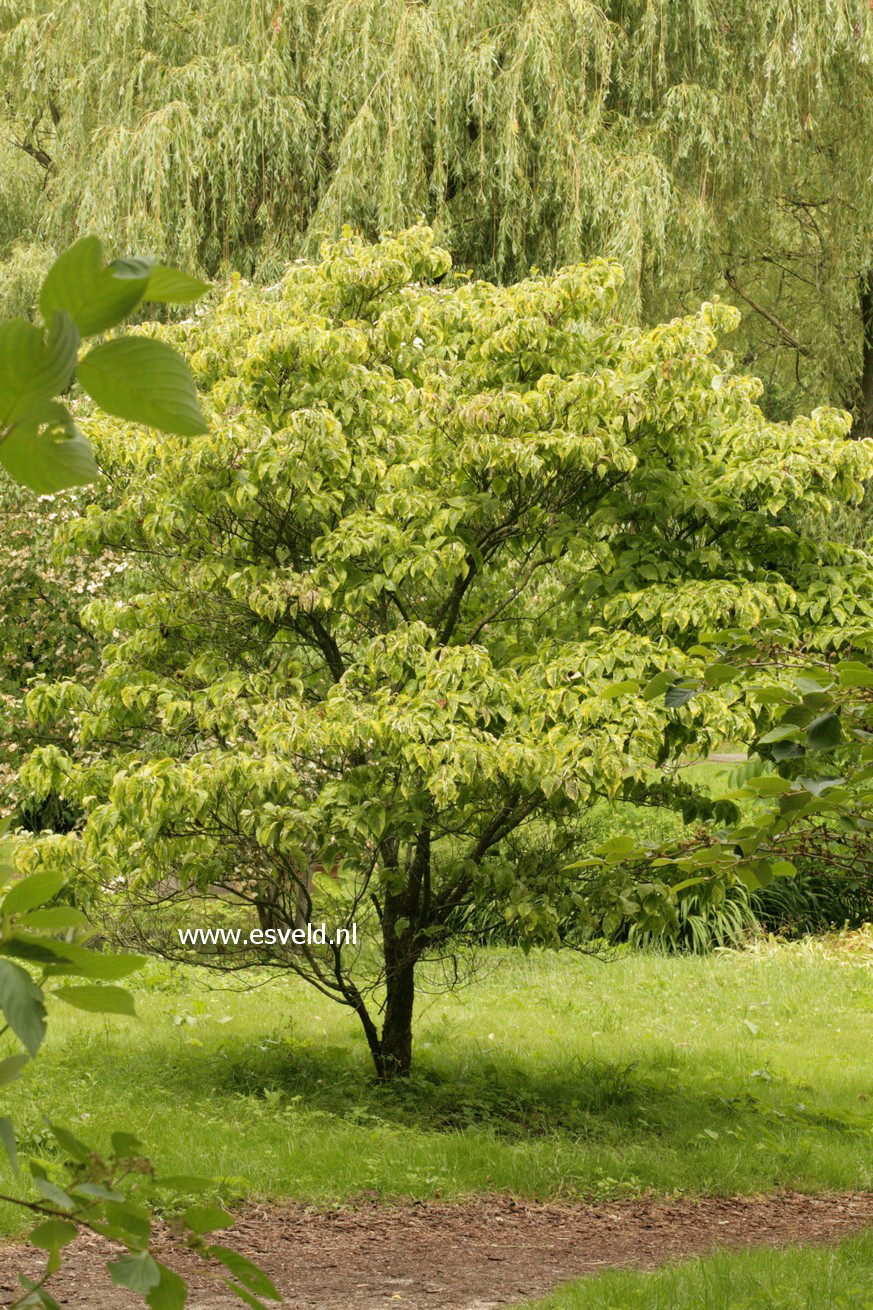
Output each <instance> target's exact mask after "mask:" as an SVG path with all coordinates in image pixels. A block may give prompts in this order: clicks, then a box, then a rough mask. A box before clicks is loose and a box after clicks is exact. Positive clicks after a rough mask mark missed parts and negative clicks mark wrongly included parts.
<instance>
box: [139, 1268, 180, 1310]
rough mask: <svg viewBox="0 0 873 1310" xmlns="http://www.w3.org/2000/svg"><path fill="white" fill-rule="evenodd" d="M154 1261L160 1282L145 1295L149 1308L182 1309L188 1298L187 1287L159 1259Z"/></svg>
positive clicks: (154, 1309) (157, 1309)
mask: <svg viewBox="0 0 873 1310" xmlns="http://www.w3.org/2000/svg"><path fill="white" fill-rule="evenodd" d="M155 1263H156V1264H157V1267H158V1270H159V1272H160V1282H159V1283H158V1285H157V1287H153V1288H152V1290H151V1291H150V1292H149V1293H148V1295H147V1296H146V1301H147V1302H148V1304H149V1305H150V1306H151V1310H183V1307H184V1305H185V1302H186V1301H187V1299H188V1289H187V1287H186V1286H185V1282H184V1280H183V1279H181V1278H180V1277H179V1275H178V1274H174V1273H173V1271H172V1269H168V1268H167V1266H166V1265H162V1264H161V1263H160V1261H157V1260H156V1261H155Z"/></svg>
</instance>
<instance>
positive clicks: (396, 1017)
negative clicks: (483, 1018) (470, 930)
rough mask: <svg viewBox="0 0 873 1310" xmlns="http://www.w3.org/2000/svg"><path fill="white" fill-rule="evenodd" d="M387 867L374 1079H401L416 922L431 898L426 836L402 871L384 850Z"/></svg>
mask: <svg viewBox="0 0 873 1310" xmlns="http://www.w3.org/2000/svg"><path fill="white" fill-rule="evenodd" d="M386 855H387V857H388V859H387V861H386V863H388V867H389V868H391V869H392V870H393V871H394V873H395V875H396V881H395V882H394V885H393V886H391V887H388V888H387V889H386V892H385V900H384V904H383V911H382V949H383V952H384V957H385V1022H384V1023H383V1025H382V1036H381V1038H380V1041H379V1047H380V1057H379V1059H378V1060H377V1061H376V1068H377V1072H378V1074H379V1077H380V1078H382V1079H384V1080H385V1081H388V1080H389V1079H391V1078H405V1077H407V1076H408V1074H409V1067H410V1065H411V1063H412V1011H413V1007H414V1005H415V966H416V964H417V963H418V960H419V957H420V955H421V941H420V939H419V936H418V930H419V927H420V920H421V918H422V915H426V908H423V906H422V898H424V901H425V902H427V900H428V897H429V894H430V832H429V830H425V831H423V832H420V833H419V834H418V837H417V838H416V840H415V844H414V846H413V848H412V850H411V852H410V855H411V859H408V861H407V864H406V867H405V870H404V871H401V869H400V866H399V864H398V862H397V852H396V849H395V848H390V847H389V848H387V850H386Z"/></svg>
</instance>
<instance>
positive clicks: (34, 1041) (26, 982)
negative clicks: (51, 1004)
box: [0, 960, 45, 1055]
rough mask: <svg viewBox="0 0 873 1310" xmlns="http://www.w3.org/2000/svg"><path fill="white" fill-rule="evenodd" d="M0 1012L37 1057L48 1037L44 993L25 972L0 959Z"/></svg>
mask: <svg viewBox="0 0 873 1310" xmlns="http://www.w3.org/2000/svg"><path fill="white" fill-rule="evenodd" d="M0 1010H2V1011H3V1015H4V1017H5V1019H6V1022H7V1023H8V1024H9V1027H10V1028H11V1029H12V1031H13V1032H14V1033H15V1035H16V1037H17V1038H18V1039H19V1041H20V1042H21V1044H22V1045H23V1046H24V1047H25V1048H26V1049H27V1050H28V1051H30V1054H31V1055H36V1053H37V1051H38V1050H39V1048H40V1046H41V1044H42V1039H43V1038H44V1037H45V1002H44V1000H43V994H42V992H41V991H40V989H39V988H38V987H37V985H36V983H35V982H34V981H33V979H32V978H31V976H30V974H29V973H28V972H27V970H26V969H22V967H21V965H20V964H13V963H12V962H11V960H0Z"/></svg>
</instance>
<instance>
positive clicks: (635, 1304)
mask: <svg viewBox="0 0 873 1310" xmlns="http://www.w3.org/2000/svg"><path fill="white" fill-rule="evenodd" d="M871 1307H873V1237H870V1236H864V1237H857V1238H853V1239H851V1240H849V1241H847V1242H843V1243H841V1244H840V1245H839V1246H836V1247H833V1248H829V1247H807V1248H800V1247H795V1248H791V1249H789V1250H787V1251H768V1250H753V1251H743V1252H740V1253H730V1254H729V1253H723V1254H719V1255H715V1256H711V1257H710V1258H709V1259H706V1260H694V1261H691V1262H689V1263H687V1264H681V1265H676V1266H673V1267H670V1268H666V1269H659V1270H658V1271H657V1272H656V1273H653V1274H645V1273H637V1272H633V1273H624V1272H622V1273H619V1272H611V1273H606V1274H600V1275H598V1276H597V1277H595V1278H589V1279H585V1280H584V1281H583V1282H579V1283H574V1284H573V1285H572V1286H569V1287H565V1288H562V1289H561V1290H560V1291H558V1292H556V1293H554V1295H552V1296H548V1297H546V1298H545V1300H542V1301H528V1302H526V1303H525V1307H524V1310H680V1308H687V1310H692V1308H693V1310H871Z"/></svg>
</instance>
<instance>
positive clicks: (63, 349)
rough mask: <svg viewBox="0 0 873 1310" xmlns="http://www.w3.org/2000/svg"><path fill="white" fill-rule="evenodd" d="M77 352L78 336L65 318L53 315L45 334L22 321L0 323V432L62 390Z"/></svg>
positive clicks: (37, 408)
mask: <svg viewBox="0 0 873 1310" xmlns="http://www.w3.org/2000/svg"><path fill="white" fill-rule="evenodd" d="M78 349H79V334H78V332H77V331H76V328H75V325H74V323H73V321H72V319H70V318H69V317H68V316H67V315H66V314H55V315H54V317H53V318H52V322H51V327H50V328H49V330H48V331H44V330H43V329H42V328H39V327H35V326H34V324H33V323H27V322H25V320H24V319H23V318H13V319H11V320H10V321H9V322H8V323H0V429H2V428H6V427H11V426H12V425H13V424H14V423H16V422H17V421H18V420H19V419H21V418H24V417H25V416H27V415H29V414H31V413H32V412H33V411H34V410H39V409H41V408H42V407H43V406H44V405H45V404H46V403H47V402H48V401H50V400H52V399H53V398H54V397H55V396H57V395H58V394H59V393H60V392H62V391H64V390H66V388H67V387H68V386H69V383H70V380H71V378H72V376H73V373H74V372H75V368H76V356H77V353H78Z"/></svg>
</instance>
